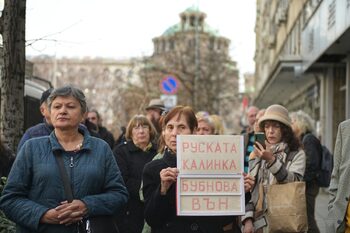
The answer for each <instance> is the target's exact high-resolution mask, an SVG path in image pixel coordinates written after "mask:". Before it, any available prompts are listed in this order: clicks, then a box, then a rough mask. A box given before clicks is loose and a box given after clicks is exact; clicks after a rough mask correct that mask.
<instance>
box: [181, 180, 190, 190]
mask: <svg viewBox="0 0 350 233" xmlns="http://www.w3.org/2000/svg"><path fill="white" fill-rule="evenodd" d="M181 190H182V191H183V192H187V191H188V184H187V182H186V180H182V182H181Z"/></svg>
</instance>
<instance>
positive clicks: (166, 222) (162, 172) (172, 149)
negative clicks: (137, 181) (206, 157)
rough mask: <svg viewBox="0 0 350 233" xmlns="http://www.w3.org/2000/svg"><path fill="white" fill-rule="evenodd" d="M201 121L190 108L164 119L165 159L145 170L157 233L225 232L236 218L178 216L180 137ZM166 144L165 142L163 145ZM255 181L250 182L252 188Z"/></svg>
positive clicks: (149, 215)
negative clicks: (177, 139) (177, 151)
mask: <svg viewBox="0 0 350 233" xmlns="http://www.w3.org/2000/svg"><path fill="white" fill-rule="evenodd" d="M196 129H197V119H196V116H195V114H194V112H193V110H192V109H191V108H190V107H188V106H177V107H175V108H173V109H172V110H171V111H170V112H169V113H168V114H167V115H166V116H165V117H164V119H163V124H162V136H161V140H162V141H163V143H164V144H165V150H164V156H163V158H162V159H157V160H154V161H152V162H150V163H148V164H146V166H145V168H144V170H143V195H144V198H145V219H146V222H147V223H148V224H149V225H150V226H151V227H152V232H153V233H163V232H164V233H175V232H176V233H177V232H182V233H186V232H193V231H196V232H199V233H200V232H211V233H216V232H218V233H219V232H224V230H223V227H224V226H225V225H227V224H228V223H231V222H232V220H233V216H202V217H198V216H177V215H176V178H177V175H178V172H179V170H178V169H177V167H176V137H177V135H188V134H195V132H196ZM161 144H162V143H161ZM252 182H253V181H252V180H249V181H246V182H245V184H246V185H247V187H248V188H250V187H251V186H252Z"/></svg>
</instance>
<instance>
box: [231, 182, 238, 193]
mask: <svg viewBox="0 0 350 233" xmlns="http://www.w3.org/2000/svg"><path fill="white" fill-rule="evenodd" d="M231 192H238V188H237V185H236V183H235V182H232V187H231Z"/></svg>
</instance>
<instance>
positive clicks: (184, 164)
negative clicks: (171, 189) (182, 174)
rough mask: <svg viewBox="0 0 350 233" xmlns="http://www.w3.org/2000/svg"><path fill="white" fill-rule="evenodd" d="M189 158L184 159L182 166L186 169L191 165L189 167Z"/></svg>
mask: <svg viewBox="0 0 350 233" xmlns="http://www.w3.org/2000/svg"><path fill="white" fill-rule="evenodd" d="M187 163H188V159H184V160H182V167H183V169H184V170H188V169H190V168H189V167H188V164H187Z"/></svg>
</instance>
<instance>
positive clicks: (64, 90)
mask: <svg viewBox="0 0 350 233" xmlns="http://www.w3.org/2000/svg"><path fill="white" fill-rule="evenodd" d="M58 96H63V97H68V96H72V97H74V98H75V99H76V100H78V102H79V103H80V106H81V112H82V113H83V114H84V113H86V111H87V105H86V99H85V95H84V93H83V92H82V91H81V90H80V89H78V88H76V87H73V86H71V85H67V86H63V87H59V88H55V89H54V90H53V91H52V93H51V94H50V96H49V98H48V100H47V101H48V105H49V109H51V105H52V102H53V101H54V100H55V99H56V98H57V97H58Z"/></svg>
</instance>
